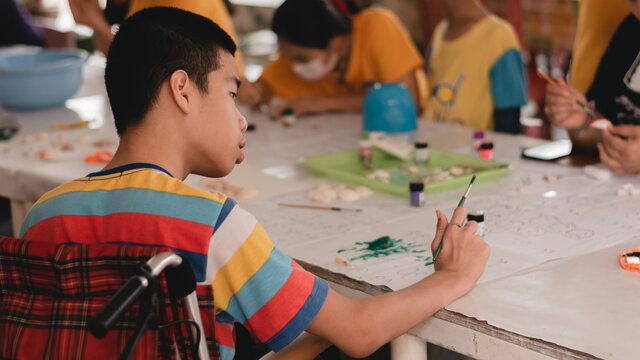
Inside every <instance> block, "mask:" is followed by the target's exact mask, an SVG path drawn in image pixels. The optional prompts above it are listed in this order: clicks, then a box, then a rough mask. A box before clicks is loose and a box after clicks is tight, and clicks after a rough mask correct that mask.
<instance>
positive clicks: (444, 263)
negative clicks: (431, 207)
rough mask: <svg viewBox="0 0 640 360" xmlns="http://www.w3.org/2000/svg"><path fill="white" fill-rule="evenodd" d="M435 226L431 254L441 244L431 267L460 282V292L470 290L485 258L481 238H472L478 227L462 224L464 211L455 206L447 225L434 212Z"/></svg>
mask: <svg viewBox="0 0 640 360" xmlns="http://www.w3.org/2000/svg"><path fill="white" fill-rule="evenodd" d="M436 215H437V216H438V225H437V227H436V235H435V237H434V239H433V242H432V243H431V251H432V253H435V251H436V249H437V248H438V245H439V244H440V242H441V241H444V243H443V244H442V249H441V251H440V254H439V255H438V259H437V260H436V262H435V264H434V266H435V268H436V271H438V272H440V271H442V272H449V273H451V274H452V275H454V278H456V279H458V280H459V281H460V284H459V285H461V288H462V289H464V292H465V293H466V292H467V291H469V290H471V288H472V287H473V285H475V283H476V282H477V281H478V278H480V275H482V273H483V271H484V268H485V267H486V265H487V260H488V259H489V252H490V249H489V245H487V243H486V242H484V240H483V239H482V236H480V235H475V232H476V230H477V229H478V224H477V223H476V222H475V221H469V222H468V223H467V224H466V225H464V226H462V224H464V221H465V219H466V217H467V211H466V210H465V208H463V207H457V208H456V210H455V211H454V212H453V216H452V217H451V222H448V221H447V217H446V216H445V215H444V213H442V211H440V210H438V211H436Z"/></svg>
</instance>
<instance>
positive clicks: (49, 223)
mask: <svg viewBox="0 0 640 360" xmlns="http://www.w3.org/2000/svg"><path fill="white" fill-rule="evenodd" d="M20 237H22V238H24V239H32V240H39V241H50V242H55V243H61V242H74V243H83V244H88V243H116V244H118V243H120V244H141V245H158V246H167V247H170V248H172V249H173V250H175V251H176V253H178V254H180V255H182V256H183V257H185V258H187V259H188V260H189V262H190V264H191V266H192V267H193V271H194V274H195V276H196V280H197V281H198V283H199V284H211V285H212V286H213V291H214V297H215V300H214V301H215V305H216V310H217V316H216V320H217V324H216V338H217V341H218V343H219V345H220V346H219V348H220V354H221V356H222V359H224V360H227V359H228V360H231V359H232V358H233V355H234V353H235V349H234V343H235V334H234V330H233V323H234V321H238V322H240V323H242V324H243V325H244V326H245V327H246V328H248V329H249V330H250V331H252V332H253V333H254V334H255V335H256V336H257V337H258V338H259V339H260V340H261V341H262V342H264V343H266V344H267V345H268V346H269V347H270V348H271V349H273V350H275V351H278V350H280V349H282V348H284V347H285V346H286V345H288V344H289V343H290V342H291V341H292V340H293V339H295V338H296V337H297V336H298V335H299V334H300V333H301V332H302V331H303V330H304V329H305V328H306V327H307V326H308V325H309V323H310V322H311V320H313V318H314V317H315V316H316V314H317V313H318V311H319V310H320V308H321V307H322V305H323V303H324V301H325V299H326V296H327V293H328V285H327V283H326V282H325V281H323V280H321V279H319V278H317V277H315V276H314V275H312V274H310V273H308V272H306V271H305V270H303V269H302V268H301V267H300V266H299V265H298V264H296V263H295V262H294V261H293V260H291V259H290V258H289V257H288V256H286V255H284V254H283V253H282V252H280V251H279V250H278V249H277V248H276V247H275V246H274V245H273V243H272V242H271V241H270V240H269V237H268V236H267V233H266V232H265V230H264V228H263V227H262V226H261V225H260V223H258V221H257V220H256V219H255V217H253V216H252V215H251V214H249V213H248V212H246V211H244V210H243V209H241V208H240V207H239V206H238V205H237V204H236V202H235V201H233V200H232V199H231V198H228V197H226V196H224V195H221V194H216V193H210V192H207V191H201V190H197V189H195V188H193V187H191V186H189V185H187V184H185V183H184V182H182V181H180V180H178V179H175V178H173V177H172V176H171V175H170V174H169V173H168V172H167V171H165V170H164V169H162V168H160V167H158V166H155V165H152V164H142V163H137V164H130V165H126V166H122V167H118V168H114V169H110V170H106V171H102V172H97V173H92V174H89V175H88V176H87V177H84V178H80V179H77V180H74V181H71V182H69V183H66V184H64V185H62V186H60V187H58V188H56V189H54V190H52V191H50V192H48V193H46V194H45V195H43V196H42V198H40V199H39V200H38V202H37V203H36V204H35V205H34V207H33V208H32V209H31V211H30V212H29V214H28V215H27V217H26V219H25V221H24V223H23V224H22V229H21V231H20Z"/></svg>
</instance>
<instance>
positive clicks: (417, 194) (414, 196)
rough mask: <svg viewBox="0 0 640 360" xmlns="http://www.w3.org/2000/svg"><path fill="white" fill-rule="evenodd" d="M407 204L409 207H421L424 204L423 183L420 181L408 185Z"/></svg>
mask: <svg viewBox="0 0 640 360" xmlns="http://www.w3.org/2000/svg"><path fill="white" fill-rule="evenodd" d="M409 202H410V204H411V206H422V205H423V204H424V183H423V182H422V181H412V182H410V183H409Z"/></svg>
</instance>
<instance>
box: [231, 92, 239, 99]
mask: <svg viewBox="0 0 640 360" xmlns="http://www.w3.org/2000/svg"><path fill="white" fill-rule="evenodd" d="M231 97H232V98H234V99H235V98H237V97H238V94H237V93H235V92H233V91H232V92H231Z"/></svg>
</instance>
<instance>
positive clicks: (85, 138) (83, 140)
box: [80, 134, 91, 144]
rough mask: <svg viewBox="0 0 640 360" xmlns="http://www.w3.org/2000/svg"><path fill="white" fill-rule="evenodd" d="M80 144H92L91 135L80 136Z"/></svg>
mask: <svg viewBox="0 0 640 360" xmlns="http://www.w3.org/2000/svg"><path fill="white" fill-rule="evenodd" d="M80 142H81V143H83V144H88V143H89V142H91V135H89V134H84V135H82V136H80Z"/></svg>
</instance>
